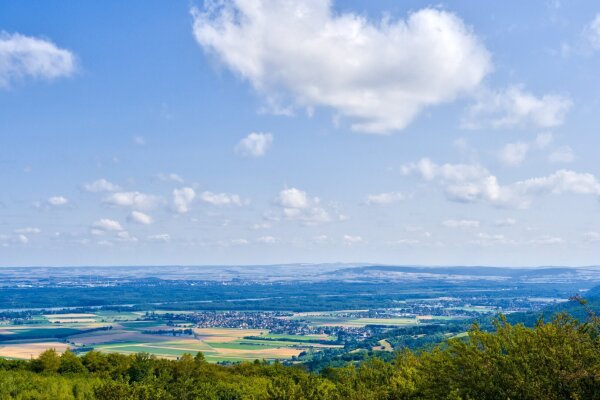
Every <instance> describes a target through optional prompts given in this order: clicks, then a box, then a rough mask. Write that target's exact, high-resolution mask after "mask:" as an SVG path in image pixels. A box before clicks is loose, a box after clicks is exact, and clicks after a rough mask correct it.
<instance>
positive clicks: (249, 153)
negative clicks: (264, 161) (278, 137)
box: [235, 132, 273, 158]
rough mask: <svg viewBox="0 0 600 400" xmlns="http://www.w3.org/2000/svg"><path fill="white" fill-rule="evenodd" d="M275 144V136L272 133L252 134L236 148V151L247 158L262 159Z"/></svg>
mask: <svg viewBox="0 0 600 400" xmlns="http://www.w3.org/2000/svg"><path fill="white" fill-rule="evenodd" d="M271 144H273V135H271V134H270V133H256V132H252V133H250V134H249V135H248V136H246V137H245V138H243V139H242V140H240V142H239V143H238V144H237V145H236V146H235V151H236V153H238V154H241V155H243V156H246V157H255V158H256V157H262V156H264V155H265V154H267V150H269V148H270V147H271Z"/></svg>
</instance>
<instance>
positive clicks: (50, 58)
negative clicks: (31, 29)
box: [0, 31, 76, 88]
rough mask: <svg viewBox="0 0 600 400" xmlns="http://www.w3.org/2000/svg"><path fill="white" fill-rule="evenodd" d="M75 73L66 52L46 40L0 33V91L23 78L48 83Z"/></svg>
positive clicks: (73, 62)
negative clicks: (46, 81)
mask: <svg viewBox="0 0 600 400" xmlns="http://www.w3.org/2000/svg"><path fill="white" fill-rule="evenodd" d="M75 69H76V66H75V56H74V55H73V53H71V52H70V51H68V50H65V49H61V48H59V47H57V46H56V45H55V44H54V43H52V42H50V41H48V40H44V39H39V38H34V37H31V36H25V35H21V34H18V33H12V34H9V33H6V32H1V31H0V88H2V87H8V86H10V84H11V82H13V81H16V80H19V79H22V78H25V77H31V78H35V79H47V80H51V79H56V78H60V77H66V76H70V75H72V74H73V73H74V72H75Z"/></svg>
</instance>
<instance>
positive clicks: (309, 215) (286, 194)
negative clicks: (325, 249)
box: [275, 188, 331, 225]
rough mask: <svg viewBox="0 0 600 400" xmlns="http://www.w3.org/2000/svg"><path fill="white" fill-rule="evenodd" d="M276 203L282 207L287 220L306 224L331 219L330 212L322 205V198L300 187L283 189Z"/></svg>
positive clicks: (315, 223) (314, 223)
mask: <svg viewBox="0 0 600 400" xmlns="http://www.w3.org/2000/svg"><path fill="white" fill-rule="evenodd" d="M275 203H276V204H277V205H279V206H280V207H281V208H282V214H283V217H284V218H285V219H287V220H296V221H300V222H302V223H303V224H305V225H317V224H320V223H324V222H329V221H331V217H330V215H329V213H328V212H327V211H326V210H325V209H324V208H323V207H322V206H321V200H320V199H319V198H318V197H310V196H309V195H308V194H307V193H306V192H305V191H302V190H300V189H296V188H288V189H283V190H282V191H280V192H279V195H278V196H277V198H276V200H275Z"/></svg>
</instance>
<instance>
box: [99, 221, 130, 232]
mask: <svg viewBox="0 0 600 400" xmlns="http://www.w3.org/2000/svg"><path fill="white" fill-rule="evenodd" d="M93 227H94V228H96V229H100V230H103V231H117V232H119V231H122V230H123V227H122V226H121V223H120V222H119V221H115V220H113V219H108V218H102V219H100V220H98V221H96V222H94V225H93Z"/></svg>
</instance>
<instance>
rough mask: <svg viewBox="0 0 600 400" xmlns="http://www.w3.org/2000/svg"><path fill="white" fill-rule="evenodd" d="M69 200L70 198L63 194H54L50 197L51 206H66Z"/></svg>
mask: <svg viewBox="0 0 600 400" xmlns="http://www.w3.org/2000/svg"><path fill="white" fill-rule="evenodd" d="M68 202H69V199H67V198H66V197H63V196H52V197H50V198H49V199H48V204H50V205H51V206H64V205H65V204H67V203H68Z"/></svg>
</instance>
